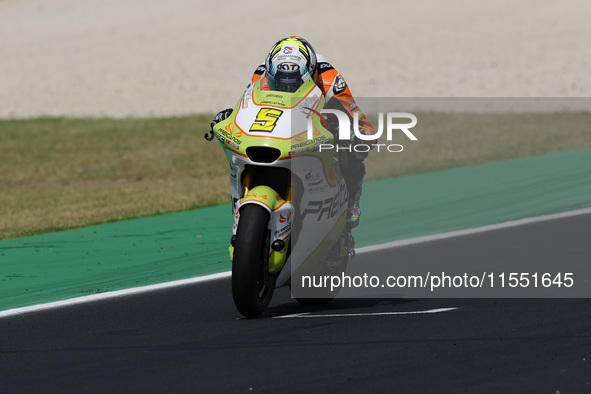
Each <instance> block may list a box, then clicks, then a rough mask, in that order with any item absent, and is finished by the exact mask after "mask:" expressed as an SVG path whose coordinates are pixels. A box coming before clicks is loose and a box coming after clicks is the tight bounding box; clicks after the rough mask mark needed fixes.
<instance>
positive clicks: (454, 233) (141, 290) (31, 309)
mask: <svg viewBox="0 0 591 394" xmlns="http://www.w3.org/2000/svg"><path fill="white" fill-rule="evenodd" d="M589 213H591V208H585V209H579V210H576V211H569V212H561V213H557V214H552V215H544V216H537V217H532V218H526V219H520V220H513V221H509V222H505V223H499V224H493V225H490V226H483V227H476V228H471V229H467V230H459V231H452V232H449V233H443V234H435V235H428V236H426V237H418V238H412V239H405V240H401V241H394V242H388V243H385V244H381V245H374V246H366V247H363V248H359V249H357V250H356V252H357V254H361V253H369V252H374V251H378V250H385V249H391V248H397V247H402V246H407V245H414V244H419V243H423V242H430V241H437V240H441V239H447V238H453V237H460V236H464V235H471V234H478V233H483V232H486V231H493V230H500V229H504V228H510V227H517V226H523V225H526V224H531V223H539V222H545V221H549V220H555V219H563V218H568V217H573V216H579V215H586V214H589ZM230 276H231V272H229V271H228V272H221V273H219V274H213V275H207V276H198V277H196V278H190V279H183V280H177V281H172V282H167V283H160V284H155V285H149V286H143V287H136V288H131V289H125V290H117V291H110V292H106V293H100V294H92V295H87V296H83V297H77V298H72V299H69V300H63V301H56V302H49V303H45V304H38V305H31V306H26V307H21V308H14V309H8V310H5V311H0V318H3V317H8V316H15V315H20V314H24V313H29V312H36V311H43V310H48V309H54V308H60V307H63V306H68V305H77V304H84V303H87V302H94V301H100V300H106V299H111V298H118V297H123V296H128V295H132V294H141V293H146V292H150V291H157V290H162V289H169V288H173V287H178V286H184V285H190V284H195V283H200V282H208V281H210V280H216V279H222V278H227V277H230ZM392 313H398V312H392ZM423 313H424V312H423ZM323 316H328V315H323ZM339 316H341V315H339ZM302 317H304V316H302ZM310 317H315V316H310Z"/></svg>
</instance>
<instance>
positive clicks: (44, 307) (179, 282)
mask: <svg viewBox="0 0 591 394" xmlns="http://www.w3.org/2000/svg"><path fill="white" fill-rule="evenodd" d="M231 274H232V273H231V272H229V271H228V272H222V273H219V274H213V275H207V276H198V277H196V278H190V279H183V280H176V281H173V282H167V283H159V284H156V285H149V286H142V287H135V288H132V289H125V290H117V291H109V292H106V293H99V294H91V295H87V296H83V297H77V298H72V299H69V300H63V301H56V302H48V303H46V304H39V305H31V306H25V307H22V308H15V309H8V310H5V311H0V318H3V317H8V316H15V315H20V314H23V313H28V312H37V311H43V310H47V309H54V308H60V307H62V306H68V305H77V304H85V303H87V302H94V301H100V300H107V299H111V298H118V297H124V296H128V295H132V294H141V293H146V292H150V291H156V290H163V289H170V288H172V287H179V286H184V285H191V284H194V283H201V282H209V281H211V280H216V279H222V278H228V277H230V275H231Z"/></svg>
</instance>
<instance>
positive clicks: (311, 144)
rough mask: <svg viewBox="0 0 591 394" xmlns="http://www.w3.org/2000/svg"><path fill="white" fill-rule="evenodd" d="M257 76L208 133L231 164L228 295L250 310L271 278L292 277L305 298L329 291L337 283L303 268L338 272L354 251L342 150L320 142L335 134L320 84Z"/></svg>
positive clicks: (259, 303)
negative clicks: (271, 84) (293, 85)
mask: <svg viewBox="0 0 591 394" xmlns="http://www.w3.org/2000/svg"><path fill="white" fill-rule="evenodd" d="M260 82H261V81H260V80H259V81H257V82H256V83H255V84H251V85H250V86H249V87H248V88H247V89H246V91H245V92H244V94H243V95H242V97H241V98H240V100H239V101H238V103H237V105H236V106H235V108H234V110H233V111H232V114H231V115H230V116H229V117H228V118H227V119H225V120H223V121H221V122H219V123H217V124H215V125H214V126H213V128H212V130H210V132H209V133H207V134H206V135H205V138H206V139H207V140H209V141H211V140H213V139H214V136H215V137H217V140H218V141H219V143H220V145H221V147H222V148H223V150H224V153H225V154H226V157H227V159H228V163H229V165H230V192H231V196H232V210H233V215H234V223H233V226H232V235H231V237H230V247H229V252H230V259H231V261H232V295H233V299H234V303H235V305H236V307H237V309H238V311H239V312H240V313H241V314H242V315H244V316H245V317H247V318H256V317H259V316H260V315H261V314H262V313H263V312H264V311H265V310H266V308H267V307H268V305H269V302H270V301H271V297H272V295H273V292H274V289H275V288H276V287H283V286H290V287H291V291H292V296H294V298H296V299H297V300H298V301H299V302H300V303H302V304H317V303H323V302H328V301H330V300H331V299H332V298H334V297H335V296H336V293H335V292H331V291H329V290H328V289H326V288H322V287H318V288H313V286H308V288H306V287H304V286H303V283H302V280H303V278H305V277H308V278H310V277H312V276H322V277H323V276H325V275H340V274H341V273H342V272H344V271H345V269H346V267H347V264H348V261H349V258H350V257H352V256H354V239H353V237H352V235H351V232H350V230H349V229H348V228H347V226H346V219H347V207H348V191H347V186H346V183H345V180H344V178H343V176H342V172H341V167H340V165H339V152H338V151H335V150H334V149H322V147H323V146H329V145H330V144H332V142H333V141H334V139H335V136H334V135H333V133H332V132H331V131H329V127H328V125H327V124H326V121H325V119H324V118H322V116H321V115H320V111H321V110H322V108H323V107H324V105H325V98H324V96H323V94H322V92H321V91H320V89H319V88H318V87H317V86H316V84H315V83H314V82H313V81H312V79H308V80H307V81H306V82H305V83H304V84H303V85H302V86H300V88H299V89H298V90H297V91H296V92H293V93H287V92H279V91H269V90H261V87H260ZM308 283H310V282H308Z"/></svg>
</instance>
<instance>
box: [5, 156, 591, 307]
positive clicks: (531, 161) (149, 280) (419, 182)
mask: <svg viewBox="0 0 591 394" xmlns="http://www.w3.org/2000/svg"><path fill="white" fill-rule="evenodd" d="M587 207H591V148H586V149H580V150H575V151H569V152H561V153H555V154H549V155H543V156H536V157H528V158H524V159H518V160H511V161H507V162H498V163H489V164H483V165H478V166H472V167H464V168H458V169H454V170H448V171H442V172H436V173H430V174H423V175H414V176H407V177H402V178H397V179H387V180H382V181H376V182H370V183H367V184H365V185H364V193H363V198H362V208H363V216H362V222H361V225H360V227H358V228H357V229H355V230H354V234H355V237H356V241H357V246H358V247H362V246H368V245H373V244H380V243H385V242H390V241H395V240H400V239H407V238H413V237H418V236H422V235H428V234H437V233H443V232H448V231H453V230H459V229H466V228H472V227H478V226H484V225H488V224H493V223H500V222H504V221H508V220H514V219H519V218H524V217H531V216H538V215H543V214H548V213H554V212H560V211H567V210H574V209H580V208H587ZM231 225H232V215H231V212H230V206H229V205H222V206H216V207H210V208H204V209H198V210H193V211H187V212H180V213H173V214H166V215H161V216H154V217H148V218H142V219H134V220H128V221H123V222H117V223H111V224H104V225H99V226H92V227H85V228H80V229H75V230H68V231H63V232H57V233H51V234H44V235H37V236H32V237H23V238H16V239H10V240H5V241H0V310H6V309H11V308H15V307H21V306H27V305H33V304H37V303H42V302H50V301H57V300H62V299H68V298H73V297H79V296H83V295H87V294H91V293H95V292H104V291H113V290H120V289H125V288H131V287H139V286H145V285H149V284H155V283H162V282H167V281H172V280H177V279H185V278H190V277H194V276H200V275H206V274H211V273H217V272H223V271H228V270H229V269H230V264H229V259H228V243H229V239H230V231H231ZM228 291H230V289H228Z"/></svg>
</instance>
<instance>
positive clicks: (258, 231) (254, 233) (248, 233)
mask: <svg viewBox="0 0 591 394" xmlns="http://www.w3.org/2000/svg"><path fill="white" fill-rule="evenodd" d="M268 222H269V212H268V211H267V210H266V209H264V208H263V207H261V206H258V205H255V204H248V205H245V206H243V207H242V208H241V209H240V221H239V223H238V228H237V229H236V238H235V241H234V259H233V262H232V296H233V298H234V304H235V305H236V308H237V309H238V311H239V312H240V313H241V314H242V315H244V317H246V318H249V319H253V318H257V317H259V316H260V315H261V314H262V313H263V312H264V311H265V310H266V309H267V307H268V306H269V302H270V301H271V297H272V296H273V291H274V290H275V281H276V280H277V274H271V273H269V269H268V259H269V242H270V241H269V237H270V234H269V230H268V228H267V225H268Z"/></svg>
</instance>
